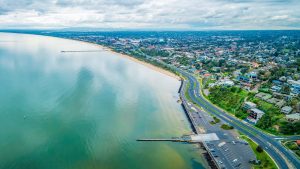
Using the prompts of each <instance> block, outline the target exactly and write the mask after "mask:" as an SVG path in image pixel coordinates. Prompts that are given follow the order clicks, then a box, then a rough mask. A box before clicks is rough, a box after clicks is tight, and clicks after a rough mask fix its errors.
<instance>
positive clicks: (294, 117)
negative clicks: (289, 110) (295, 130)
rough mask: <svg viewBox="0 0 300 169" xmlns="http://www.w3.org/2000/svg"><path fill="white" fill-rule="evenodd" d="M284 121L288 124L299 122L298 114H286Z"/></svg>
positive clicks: (299, 115) (299, 114) (299, 116)
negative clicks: (288, 122)
mask: <svg viewBox="0 0 300 169" xmlns="http://www.w3.org/2000/svg"><path fill="white" fill-rule="evenodd" d="M285 119H286V120H287V121H290V122H294V121H298V120H300V113H293V114H288V115H286V116H285Z"/></svg>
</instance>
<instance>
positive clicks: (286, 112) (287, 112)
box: [281, 106, 293, 114]
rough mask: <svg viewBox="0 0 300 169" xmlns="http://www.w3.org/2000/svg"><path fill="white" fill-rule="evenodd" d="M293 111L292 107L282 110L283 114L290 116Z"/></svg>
mask: <svg viewBox="0 0 300 169" xmlns="http://www.w3.org/2000/svg"><path fill="white" fill-rule="evenodd" d="M292 110H293V108H292V107H290V106H284V107H283V108H282V109H281V112H282V113H284V114H290V112H291V111H292Z"/></svg>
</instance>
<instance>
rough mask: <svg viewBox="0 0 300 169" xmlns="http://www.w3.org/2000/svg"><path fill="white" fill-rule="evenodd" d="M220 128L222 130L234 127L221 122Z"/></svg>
mask: <svg viewBox="0 0 300 169" xmlns="http://www.w3.org/2000/svg"><path fill="white" fill-rule="evenodd" d="M221 128H222V129H224V130H232V129H233V128H234V127H233V126H229V125H227V124H222V125H221Z"/></svg>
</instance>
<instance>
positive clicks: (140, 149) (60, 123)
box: [0, 33, 205, 169]
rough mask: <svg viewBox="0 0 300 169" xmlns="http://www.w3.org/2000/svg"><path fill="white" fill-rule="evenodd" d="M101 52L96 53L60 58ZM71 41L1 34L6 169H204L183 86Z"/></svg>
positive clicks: (0, 128) (0, 108)
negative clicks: (190, 138)
mask: <svg viewBox="0 0 300 169" xmlns="http://www.w3.org/2000/svg"><path fill="white" fill-rule="evenodd" d="M62 50H65V51H68V50H83V51H86V50H97V52H61V51H62ZM99 50H101V48H99V47H97V46H95V45H91V44H87V43H83V42H77V41H72V40H66V39H58V38H53V37H43V36H36V35H22V34H8V33H0V169H92V168H93V169H189V168H190V169H192V168H195V169H196V168H197V169H198V168H200V169H201V168H205V165H204V164H205V162H203V157H202V155H201V153H200V151H199V149H198V148H197V147H196V146H195V145H188V144H181V143H170V142H137V141H136V139H138V138H170V137H173V136H181V135H182V134H187V133H190V132H191V129H190V128H189V124H188V121H187V119H186V116H185V114H184V112H183V111H182V109H181V107H180V104H178V103H177V100H178V93H177V91H178V88H179V85H180V82H179V81H178V80H177V79H174V78H172V77H169V76H167V75H164V74H161V73H159V72H156V71H154V70H152V69H150V68H148V67H145V66H144V65H141V64H138V63H135V62H133V61H131V60H129V59H127V58H124V57H121V56H119V55H117V54H115V53H112V52H109V51H105V50H101V51H99Z"/></svg>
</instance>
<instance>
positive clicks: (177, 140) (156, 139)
mask: <svg viewBox="0 0 300 169" xmlns="http://www.w3.org/2000/svg"><path fill="white" fill-rule="evenodd" d="M136 141H172V142H187V141H186V140H184V139H180V138H177V139H160V138H151V139H137V140H136Z"/></svg>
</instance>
